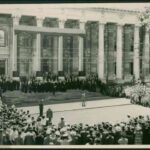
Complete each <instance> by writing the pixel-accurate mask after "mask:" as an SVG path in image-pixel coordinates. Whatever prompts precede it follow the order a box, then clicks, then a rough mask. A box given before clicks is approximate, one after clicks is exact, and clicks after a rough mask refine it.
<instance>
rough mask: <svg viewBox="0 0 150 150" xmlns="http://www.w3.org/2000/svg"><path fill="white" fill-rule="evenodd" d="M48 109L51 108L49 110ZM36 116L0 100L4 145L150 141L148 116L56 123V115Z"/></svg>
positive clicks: (143, 142) (0, 134) (0, 136)
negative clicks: (121, 120) (93, 122)
mask: <svg viewBox="0 0 150 150" xmlns="http://www.w3.org/2000/svg"><path fill="white" fill-rule="evenodd" d="M48 111H49V110H48ZM48 111H47V114H44V115H41V114H40V115H39V116H37V117H33V116H32V115H31V114H30V112H29V111H24V110H22V109H17V108H16V107H15V106H14V105H13V106H11V107H8V106H7V105H6V104H4V103H2V102H1V103H0V116H1V117H0V123H1V124H0V144H1V145H109V144H121V145H123V144H150V118H149V116H139V117H130V116H128V119H127V121H126V122H125V121H123V122H120V123H115V124H111V123H109V122H101V123H97V124H94V125H89V124H83V123H79V124H73V125H70V124H67V123H66V121H65V119H64V117H62V118H61V119H60V122H59V123H58V124H57V125H56V124H55V125H54V124H53V119H52V117H53V115H52V114H51V113H50V115H48V114H49V113H48Z"/></svg>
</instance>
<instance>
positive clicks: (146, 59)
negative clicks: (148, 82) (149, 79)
mask: <svg viewBox="0 0 150 150" xmlns="http://www.w3.org/2000/svg"><path fill="white" fill-rule="evenodd" d="M149 57H150V52H149V29H148V28H146V32H145V41H144V58H143V69H144V77H146V76H148V75H149V62H150V61H149Z"/></svg>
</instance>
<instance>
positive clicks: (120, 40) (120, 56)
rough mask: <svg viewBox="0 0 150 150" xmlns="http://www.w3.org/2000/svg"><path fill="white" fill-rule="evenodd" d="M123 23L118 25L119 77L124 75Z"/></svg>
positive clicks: (117, 61) (117, 59)
mask: <svg viewBox="0 0 150 150" xmlns="http://www.w3.org/2000/svg"><path fill="white" fill-rule="evenodd" d="M122 29H123V25H122V24H118V25H117V55H116V57H117V58H116V67H117V79H119V80H120V79H122V77H123V46H122V40H123V39H122V32H123V30H122Z"/></svg>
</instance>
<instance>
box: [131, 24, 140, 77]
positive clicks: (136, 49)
mask: <svg viewBox="0 0 150 150" xmlns="http://www.w3.org/2000/svg"><path fill="white" fill-rule="evenodd" d="M133 62H134V63H133V65H134V67H133V68H134V75H135V79H136V80H137V79H139V77H140V59H139V26H137V25H135V27H134V54H133Z"/></svg>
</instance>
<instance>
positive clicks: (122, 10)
mask: <svg viewBox="0 0 150 150" xmlns="http://www.w3.org/2000/svg"><path fill="white" fill-rule="evenodd" d="M66 9H74V10H92V11H99V12H111V13H117V12H119V13H125V12H126V13H130V14H131V13H132V14H138V13H140V12H142V11H137V10H127V9H116V8H104V7H99V8H98V7H89V8H66Z"/></svg>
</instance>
